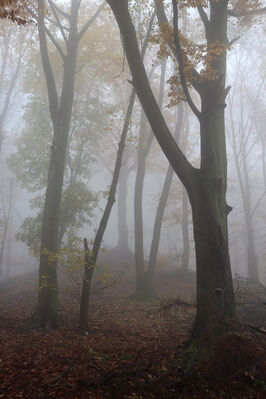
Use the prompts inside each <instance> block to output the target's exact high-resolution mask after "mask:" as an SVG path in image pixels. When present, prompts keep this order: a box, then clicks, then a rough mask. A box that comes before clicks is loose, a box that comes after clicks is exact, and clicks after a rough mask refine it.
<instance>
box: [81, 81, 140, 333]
mask: <svg viewBox="0 0 266 399" xmlns="http://www.w3.org/2000/svg"><path fill="white" fill-rule="evenodd" d="M135 96H136V93H135V90H134V89H133V90H132V92H131V96H130V100H129V105H128V109H127V113H126V118H125V122H124V127H123V130H122V134H121V139H120V143H119V146H118V151H117V157H116V162H115V168H114V174H113V179H112V183H111V186H110V190H109V195H108V199H107V203H106V206H105V210H104V213H103V215H102V218H101V221H100V224H99V227H98V230H97V233H96V236H95V239H94V242H93V247H92V251H91V253H90V254H88V255H87V254H86V251H87V250H88V247H86V245H87V244H86V240H84V247H85V264H84V277H83V284H82V293H81V300H80V313H79V329H80V332H81V333H84V332H85V331H86V330H87V328H88V320H89V297H90V287H91V282H92V277H93V271H94V268H95V265H96V262H97V258H98V254H99V250H100V246H101V243H102V239H103V235H104V232H105V229H106V226H107V223H108V220H109V216H110V214H111V210H112V207H113V204H114V203H115V192H116V187H117V184H118V179H119V172H120V168H121V164H122V157H123V152H124V148H125V142H126V135H127V131H128V126H129V121H130V116H131V114H132V110H133V106H134V102H135Z"/></svg>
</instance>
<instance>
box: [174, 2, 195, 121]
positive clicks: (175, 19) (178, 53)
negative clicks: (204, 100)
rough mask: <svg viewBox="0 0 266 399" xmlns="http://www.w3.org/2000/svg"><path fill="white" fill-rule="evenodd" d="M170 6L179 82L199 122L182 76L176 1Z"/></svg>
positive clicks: (182, 67) (184, 78)
mask: <svg viewBox="0 0 266 399" xmlns="http://www.w3.org/2000/svg"><path fill="white" fill-rule="evenodd" d="M172 5H173V14H174V15H173V19H174V21H173V23H174V42H175V48H176V54H177V60H178V64H179V76H180V82H181V85H182V88H183V91H184V93H185V96H186V100H187V102H188V105H189V106H190V108H191V110H192V112H193V113H194V114H195V115H196V117H197V118H198V119H199V120H200V119H201V112H200V111H199V110H198V108H197V107H196V105H195V104H194V102H193V100H192V98H191V96H190V93H189V90H188V87H187V82H186V77H185V74H184V61H183V54H182V53H183V51H182V48H181V45H180V41H179V36H178V8H177V2H176V0H172Z"/></svg>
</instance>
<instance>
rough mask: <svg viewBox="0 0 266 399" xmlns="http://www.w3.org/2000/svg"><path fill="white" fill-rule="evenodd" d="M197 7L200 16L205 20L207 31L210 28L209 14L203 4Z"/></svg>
mask: <svg viewBox="0 0 266 399" xmlns="http://www.w3.org/2000/svg"><path fill="white" fill-rule="evenodd" d="M197 9H198V12H199V15H200V18H201V20H202V22H203V25H204V27H205V31H206V32H207V29H208V28H209V25H210V21H209V18H208V16H207V14H206V12H205V10H204V8H203V7H202V5H199V6H197Z"/></svg>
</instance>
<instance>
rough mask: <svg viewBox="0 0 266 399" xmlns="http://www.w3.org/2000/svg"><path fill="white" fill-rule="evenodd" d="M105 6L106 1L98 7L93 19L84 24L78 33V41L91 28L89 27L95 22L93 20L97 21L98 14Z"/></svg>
mask: <svg viewBox="0 0 266 399" xmlns="http://www.w3.org/2000/svg"><path fill="white" fill-rule="evenodd" d="M104 7H105V1H104V2H103V3H102V4H101V5H100V7H99V8H98V10H97V11H96V13H95V14H94V15H93V16H92V17H91V19H89V20H88V21H87V23H86V24H85V25H84V26H83V28H82V29H81V31H80V32H79V34H78V41H79V40H80V39H81V38H82V36H83V35H84V33H85V32H86V30H87V29H89V27H90V26H91V25H92V24H93V22H94V21H95V19H96V18H97V17H98V15H99V14H100V13H101V11H102V10H103V9H104Z"/></svg>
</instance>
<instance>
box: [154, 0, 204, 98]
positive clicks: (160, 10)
mask: <svg viewBox="0 0 266 399" xmlns="http://www.w3.org/2000/svg"><path fill="white" fill-rule="evenodd" d="M154 6H155V11H156V15H157V19H158V22H159V24H168V25H169V22H168V19H167V16H166V14H165V10H164V5H163V2H160V1H159V0H154ZM168 46H169V47H170V49H171V50H172V52H173V54H174V56H175V58H176V60H177V54H176V49H175V47H174V46H173V45H172V43H171V42H170V41H168ZM177 61H178V60H177ZM191 75H192V77H193V82H191V84H192V86H193V87H194V89H195V90H197V92H198V93H200V89H201V85H200V84H199V83H198V82H199V78H200V75H199V73H198V72H197V71H196V69H195V68H192V69H191Z"/></svg>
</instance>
